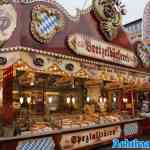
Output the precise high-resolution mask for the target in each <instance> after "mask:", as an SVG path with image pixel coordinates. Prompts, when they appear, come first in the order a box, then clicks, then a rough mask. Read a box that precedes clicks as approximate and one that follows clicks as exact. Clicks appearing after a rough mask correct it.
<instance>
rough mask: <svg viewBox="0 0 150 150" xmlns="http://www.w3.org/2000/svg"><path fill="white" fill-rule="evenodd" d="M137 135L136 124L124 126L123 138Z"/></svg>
mask: <svg viewBox="0 0 150 150" xmlns="http://www.w3.org/2000/svg"><path fill="white" fill-rule="evenodd" d="M135 134H138V123H137V122H134V123H129V124H125V125H124V136H130V135H135Z"/></svg>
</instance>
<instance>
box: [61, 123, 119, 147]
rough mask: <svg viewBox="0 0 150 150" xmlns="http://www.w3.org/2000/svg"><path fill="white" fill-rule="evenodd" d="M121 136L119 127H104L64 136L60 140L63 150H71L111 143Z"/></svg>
mask: <svg viewBox="0 0 150 150" xmlns="http://www.w3.org/2000/svg"><path fill="white" fill-rule="evenodd" d="M120 136H121V127H120V126H113V127H105V128H99V129H91V130H88V131H81V132H76V133H70V134H65V135H63V136H62V139H61V146H62V149H63V150H73V149H78V148H81V147H86V146H89V145H94V144H99V143H102V142H107V141H111V140H112V139H114V138H119V137H120Z"/></svg>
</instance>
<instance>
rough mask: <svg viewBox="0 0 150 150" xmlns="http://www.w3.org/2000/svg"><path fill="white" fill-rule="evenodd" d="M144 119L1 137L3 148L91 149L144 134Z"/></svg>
mask: <svg viewBox="0 0 150 150" xmlns="http://www.w3.org/2000/svg"><path fill="white" fill-rule="evenodd" d="M143 121H144V118H135V119H130V120H128V121H122V122H118V123H111V124H105V125H94V126H93V125H92V126H88V127H83V128H71V129H59V130H58V129H57V130H54V131H46V130H45V131H43V130H41V131H40V130H39V131H38V132H37V133H34V134H33V133H32V132H28V133H26V134H24V135H20V136H16V137H6V138H0V149H1V150H9V149H11V150H26V149H28V150H29V149H32V150H34V149H36V150H41V149H42V150H59V149H60V150H61V149H63V150H74V149H83V150H84V149H91V148H93V147H95V146H97V145H100V144H108V143H111V141H112V139H114V138H133V137H137V136H139V135H141V134H142V126H141V124H142V122H143Z"/></svg>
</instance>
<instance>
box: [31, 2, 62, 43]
mask: <svg viewBox="0 0 150 150" xmlns="http://www.w3.org/2000/svg"><path fill="white" fill-rule="evenodd" d="M63 28H64V16H63V15H62V14H61V13H60V12H59V11H58V10H56V9H54V8H49V7H47V6H45V5H37V6H35V7H34V8H33V11H32V23H31V32H32V35H33V36H34V38H35V39H36V40H37V41H39V42H41V43H47V42H48V41H49V40H50V39H52V38H53V37H54V35H55V34H56V33H57V32H60V31H61V30H63Z"/></svg>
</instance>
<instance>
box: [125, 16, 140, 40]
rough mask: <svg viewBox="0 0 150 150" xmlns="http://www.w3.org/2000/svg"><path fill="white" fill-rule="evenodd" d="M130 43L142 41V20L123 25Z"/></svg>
mask: <svg viewBox="0 0 150 150" xmlns="http://www.w3.org/2000/svg"><path fill="white" fill-rule="evenodd" d="M124 27H125V31H126V32H127V33H128V35H129V38H130V40H131V41H133V42H134V41H136V40H142V18H140V19H138V20H135V21H132V22H129V23H127V24H125V25H124Z"/></svg>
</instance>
